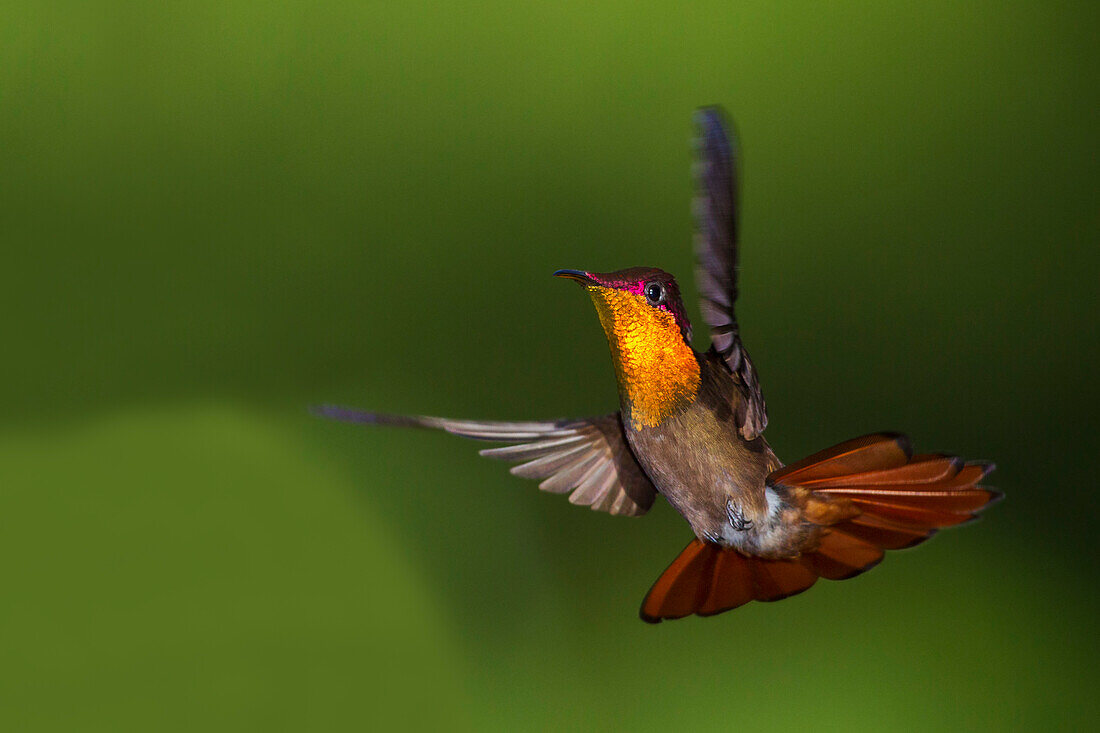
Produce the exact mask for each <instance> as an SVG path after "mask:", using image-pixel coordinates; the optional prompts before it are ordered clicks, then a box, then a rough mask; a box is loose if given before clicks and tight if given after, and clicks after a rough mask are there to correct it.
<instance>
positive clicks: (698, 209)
mask: <svg viewBox="0 0 1100 733" xmlns="http://www.w3.org/2000/svg"><path fill="white" fill-rule="evenodd" d="M695 121H696V124H697V125H698V128H699V130H698V138H697V139H696V147H697V153H696V154H697V156H698V159H697V161H696V166H695V179H696V187H697V192H696V199H695V222H696V235H695V254H696V259H697V262H696V269H695V279H696V281H697V283H698V285H699V292H700V295H701V297H702V303H701V307H702V311H703V320H705V321H706V322H707V325H708V326H710V336H711V343H712V347H711V349H712V351H713V352H714V353H715V354H716V355H717V356H718V357H720V358H721V360H722V361H723V362H724V363H725V365H726V367H727V368H728V369H729V371H730V373H731V374H732V375H733V379H734V382H736V383H737V385H738V387H739V388H740V391H741V395H740V397H741V399H740V400H739V401H738V408H737V418H738V424H739V426H740V429H741V434H742V435H744V436H745V438H746V439H747V440H752V439H753V438H755V437H756V436H758V435H760V434H761V433H762V432H764V428H765V427H767V425H768V413H767V407H766V405H765V404H764V395H763V393H761V391H760V383H759V381H757V377H756V369H755V367H753V365H752V360H751V359H750V358H749V354H748V352H747V351H745V346H744V344H742V343H741V334H740V331H739V329H738V326H737V315H736V313H735V311H734V303H735V302H736V301H737V234H738V224H739V222H738V211H737V205H738V202H737V196H738V191H737V149H736V140H734V139H733V138H732V137H731V135H730V133H729V132H728V127H727V125H726V122H725V120H724V118H723V115H722V112H721V111H720V110H719V109H717V108H714V107H707V108H704V109H701V110H699V112H698V113H697V114H696V118H695Z"/></svg>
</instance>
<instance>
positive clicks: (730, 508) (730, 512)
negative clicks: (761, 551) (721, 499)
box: [726, 499, 752, 532]
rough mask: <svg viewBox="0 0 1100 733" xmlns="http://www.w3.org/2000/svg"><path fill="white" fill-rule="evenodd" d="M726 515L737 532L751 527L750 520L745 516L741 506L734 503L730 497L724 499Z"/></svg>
mask: <svg viewBox="0 0 1100 733" xmlns="http://www.w3.org/2000/svg"><path fill="white" fill-rule="evenodd" d="M726 517H727V518H728V519H729V522H730V526H731V527H733V528H734V529H735V530H737V531H738V532H744V531H745V530H747V529H752V520H751V519H747V518H745V514H744V512H742V511H741V507H739V506H738V505H736V504H734V503H733V500H732V499H729V500H727V501H726Z"/></svg>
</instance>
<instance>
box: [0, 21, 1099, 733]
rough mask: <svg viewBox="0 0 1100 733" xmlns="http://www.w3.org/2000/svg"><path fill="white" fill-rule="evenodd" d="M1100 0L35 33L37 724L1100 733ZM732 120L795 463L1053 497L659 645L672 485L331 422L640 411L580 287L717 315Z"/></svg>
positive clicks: (55, 28)
mask: <svg viewBox="0 0 1100 733" xmlns="http://www.w3.org/2000/svg"><path fill="white" fill-rule="evenodd" d="M1097 10H1098V6H1097V4H1096V3H1094V2H979V3H956V2H946V1H944V0H936V1H934V2H926V3H884V2H855V3H835V4H826V6H822V5H821V4H819V3H799V2H776V1H775V0H768V1H766V2H732V3H731V2H707V3H668V4H666V5H665V7H657V6H648V5H647V6H643V5H639V4H637V3H632V2H621V1H618V0H616V1H614V2H602V3H597V4H592V3H588V2H553V3H549V2H546V3H536V4H524V5H520V4H516V3H513V2H499V1H496V0H492V1H490V2H482V3H479V4H477V5H473V4H471V5H469V6H466V7H462V6H459V5H457V4H443V3H439V4H434V3H423V2H405V3H400V4H399V3H352V2H324V3H315V2H303V1H301V0H287V1H285V2H279V3H249V2H240V1H238V0H229V1H227V0H219V1H218V2H190V3H170V4H154V3H140V2H92V3H69V2H48V1H44V0H39V1H38V2H35V3H29V2H14V3H12V2H6V3H2V4H0V237H2V241H3V243H4V252H5V254H4V267H3V270H2V275H0V277H2V287H0V308H2V310H0V312H2V313H3V316H2V318H3V330H4V335H5V342H6V344H7V346H6V356H5V358H4V359H3V367H2V369H3V376H2V379H0V404H3V405H4V409H3V413H2V419H0V497H2V503H0V530H2V531H0V557H2V558H3V559H2V560H0V568H2V577H3V581H4V583H3V586H4V592H3V593H2V594H0V726H2V727H3V728H4V729H5V730H12V731H15V730H49V729H57V730H89V731H90V730H111V731H115V730H173V729H179V730H207V729H209V730H213V729H219V728H220V729H226V730H342V729H349V730H351V729H354V730H361V729H370V728H371V726H372V725H378V724H379V723H381V724H383V725H386V726H389V727H393V726H397V725H406V726H409V727H412V728H424V727H436V728H438V727H444V728H447V729H464V728H472V729H486V728H502V729H543V728H564V727H572V728H582V729H587V728H597V729H599V728H612V727H630V728H634V729H639V730H641V729H655V730H676V729H679V730H687V729H701V730H725V729H734V728H752V729H753V730H773V729H774V730H783V729H790V728H792V727H795V726H805V727H812V728H813V729H816V730H829V729H840V728H856V729H874V730H892V729H896V730H911V729H914V728H930V729H939V730H942V729H951V728H958V729H967V730H975V729H983V728H993V729H1007V728H1018V729H1030V730H1035V729H1052V728H1064V729H1081V728H1084V727H1088V726H1089V721H1091V724H1092V725H1095V722H1096V720H1097V717H1098V715H1100V711H1098V704H1097V698H1096V688H1097V685H1098V683H1100V674H1098V671H1097V664H1098V663H1097V661H1096V660H1097V655H1098V653H1100V644H1098V641H1097V638H1098V634H1097V632H1096V628H1095V627H1096V619H1097V613H1098V611H1100V602H1098V595H1097V591H1096V589H1095V583H1096V581H1097V568H1096V563H1095V559H1094V558H1095V552H1096V550H1095V540H1096V530H1095V526H1096V525H1095V521H1096V520H1095V517H1096V513H1097V509H1098V502H1097V487H1096V484H1095V468H1094V462H1095V460H1096V456H1097V453H1098V449H1100V445H1098V442H1100V441H1098V439H1097V437H1098V431H1097V428H1096V419H1097V405H1098V403H1100V400H1098V395H1097V386H1096V380H1095V378H1094V374H1095V369H1096V362H1097V358H1098V356H1100V353H1098V352H1100V349H1098V345H1097V329H1096V319H1097V316H1098V306H1097V296H1096V289H1097V277H1098V265H1100V257H1098V255H1097V251H1096V245H1097V242H1098V235H1100V216H1098V215H1100V206H1098V198H1100V197H1098V195H1097V183H1096V182H1097V177H1098V173H1100V171H1098V159H1100V156H1098V152H1100V151H1098V143H1097V140H1098V133H1100V113H1098V110H1100V98H1098V97H1100V83H1098V81H1100V78H1098V77H1100V74H1098V69H1100V63H1098V62H1100V58H1098V57H1100V44H1097V30H1098V26H1100V24H1098V22H1097V21H1098V13H1097ZM709 103H719V104H722V105H724V106H726V107H727V109H728V110H729V111H730V112H731V114H732V115H733V116H734V117H735V119H736V121H737V124H738V126H739V128H740V132H741V136H742V141H743V150H744V166H743V177H744V182H745V183H744V196H743V210H744V249H743V259H742V265H743V278H742V300H741V302H740V304H739V313H740V316H741V321H742V324H743V332H744V336H745V339H746V342H747V344H748V346H749V348H750V350H751V352H752V354H753V357H754V358H755V361H756V364H757V366H758V368H759V370H760V373H761V375H762V381H763V384H764V388H765V392H766V395H767V398H768V405H769V412H770V416H771V426H772V427H771V429H770V430H769V431H768V438H769V440H770V441H771V442H772V444H773V446H774V447H775V448H776V450H777V451H778V453H779V454H780V456H781V457H784V458H786V459H787V460H793V459H795V458H798V457H801V456H803V455H805V454H807V453H809V452H811V451H814V450H817V449H820V448H822V447H825V446H828V445H831V444H833V443H835V442H838V441H840V440H842V439H845V438H848V437H852V436H854V435H859V434H862V433H865V432H869V431H872V430H879V429H900V430H905V431H907V432H909V433H910V434H911V435H913V436H914V438H915V440H916V443H917V446H918V448H920V449H922V450H950V451H953V452H958V453H961V454H962V455H965V456H969V457H974V458H990V459H994V460H996V461H997V463H998V465H999V469H998V471H997V473H995V474H994V480H993V483H994V485H996V486H998V487H999V488H1001V489H1002V490H1004V491H1005V492H1006V493H1007V495H1008V499H1007V500H1006V501H1005V502H1004V503H1002V504H1000V505H998V506H997V507H995V508H994V509H993V510H992V511H990V512H989V514H988V515H987V518H986V520H985V521H983V522H981V523H979V524H977V525H975V526H973V527H968V528H966V529H964V530H960V531H950V532H945V533H943V534H942V535H941V536H940V537H938V538H936V539H935V540H934V541H932V542H931V543H929V544H928V545H925V546H923V547H921V548H920V549H918V550H914V551H912V552H902V553H895V554H893V555H891V556H890V557H889V558H888V559H887V561H886V562H885V563H884V565H883V566H882V568H881V569H878V570H876V571H875V572H873V573H870V574H868V575H866V576H863V577H860V578H858V579H856V580H852V581H849V582H846V583H827V582H822V583H820V584H818V586H817V587H815V588H814V589H812V590H811V591H810V592H808V593H806V594H804V595H801V596H799V597H797V598H793V599H791V600H787V601H784V602H782V603H779V604H753V605H751V606H748V607H745V608H743V609H740V610H738V611H736V612H734V613H730V614H727V615H724V616H720V617H717V618H712V619H706V620H700V619H689V620H685V621H680V622H675V623H665V624H662V625H660V626H656V627H652V626H647V625H645V624H643V623H641V622H640V621H638V620H637V616H636V611H637V606H638V604H639V602H640V600H641V598H642V595H643V594H644V593H645V591H646V589H647V588H648V587H649V585H650V584H651V582H652V581H653V580H654V579H655V578H656V576H657V574H658V573H659V572H660V571H661V570H662V569H663V568H664V567H665V565H666V564H667V563H668V562H669V561H671V559H672V558H673V557H674V556H675V554H676V553H677V552H678V551H679V550H680V548H681V547H682V545H683V544H684V543H685V542H686V541H687V539H688V537H689V531H688V528H687V526H686V525H685V524H684V522H683V521H682V520H681V519H680V518H679V517H678V516H677V515H676V514H675V513H674V512H673V511H672V510H671V509H670V508H669V507H668V506H667V505H666V504H664V503H660V504H658V505H657V506H656V507H655V509H654V511H653V512H651V514H650V515H649V516H647V517H645V518H644V519H641V520H628V519H617V518H611V517H608V516H606V515H602V514H597V513H594V512H589V511H584V510H581V509H578V508H576V507H573V506H571V505H569V504H568V503H567V502H566V501H565V500H564V499H562V498H561V497H557V496H551V495H545V494H540V492H538V491H537V490H536V489H535V486H534V485H533V484H532V483H529V482H524V481H521V480H519V479H515V478H513V477H511V476H509V475H508V474H507V472H506V471H505V470H504V467H503V466H502V465H500V464H495V463H492V462H489V461H485V460H483V459H481V458H479V457H478V456H477V454H476V452H475V450H474V448H475V447H476V446H473V445H471V444H470V443H467V442H465V441H462V440H459V439H457V438H453V437H451V436H446V435H436V434H428V433H418V432H408V431H386V430H368V429H363V428H357V427H354V426H347V425H339V424H329V423H324V422H321V421H318V420H315V419H313V418H311V417H309V416H308V415H307V413H306V405H308V404H310V403H312V402H320V401H326V402H330V401H331V402H343V403H348V404H352V405H359V406H363V407H368V408H372V409H379V410H387V411H398V412H417V413H430V414H443V415H449V416H462V417H475V418H505V419H506V418H517V419H524V418H547V417H559V416H583V415H589V414H595V413H602V412H604V411H608V410H611V409H613V407H614V405H615V399H616V398H615V390H614V383H613V378H612V374H611V369H610V365H609V360H608V357H607V354H606V346H605V345H604V343H603V336H602V334H601V332H600V330H599V327H598V325H597V322H596V319H595V316H594V314H593V313H592V311H591V307H590V306H589V305H588V304H587V303H586V302H585V301H586V299H585V298H584V297H583V296H582V295H581V294H579V293H578V292H577V291H576V288H574V287H572V286H570V285H569V284H567V283H562V282H560V281H556V280H554V279H553V278H551V277H550V273H551V272H553V270H555V269H557V268H559V267H580V268H589V269H597V270H609V269H616V268H620V267H625V266H629V265H641V264H644V265H656V266H660V267H663V268H665V269H668V270H670V271H672V272H676V273H680V274H681V282H682V284H683V285H684V287H685V290H687V291H688V297H689V299H691V300H693V295H692V294H693V290H694V288H693V284H692V283H691V282H690V275H689V273H690V270H691V252H690V229H691V219H690V210H689V198H690V195H691V188H692V182H691V178H690V160H691V158H690V153H691V147H690V135H691V113H692V110H693V109H694V108H695V107H696V106H698V105H701V104H709ZM691 307H692V312H693V313H694V312H696V311H695V309H694V303H693V302H692V303H691Z"/></svg>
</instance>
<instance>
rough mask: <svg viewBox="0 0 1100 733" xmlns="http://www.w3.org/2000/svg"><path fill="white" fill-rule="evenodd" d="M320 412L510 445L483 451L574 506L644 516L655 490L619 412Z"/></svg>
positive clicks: (327, 409) (331, 408)
mask: <svg viewBox="0 0 1100 733" xmlns="http://www.w3.org/2000/svg"><path fill="white" fill-rule="evenodd" d="M315 412H316V413H317V414H318V415H320V416H322V417H328V418H332V419H335V420H343V421H344V422H353V423H360V424H367V425H398V426H408V427H422V428H437V429H439V430H446V431H447V432H448V433H454V434H455V435H461V436H463V437H466V438H475V439H477V440H487V441H493V442H497V443H509V444H510V445H506V446H502V447H499V448H485V449H483V450H482V451H480V452H481V455H483V456H488V457H490V458H500V459H503V460H506V461H513V462H516V463H519V465H517V466H513V467H512V468H511V472H512V473H514V474H516V475H517V476H523V477H524V478H533V479H542V482H541V483H540V484H539V488H540V489H542V490H543V491H550V492H553V493H555V494H565V493H569V492H572V493H570V494H569V501H570V502H572V503H573V504H580V505H582V506H589V507H592V509H595V510H599V511H603V512H608V513H610V514H618V515H623V516H630V517H637V516H641V515H642V514H645V513H646V512H647V511H648V510H649V508H650V507H651V506H653V500H654V499H655V498H656V496H657V490H656V489H655V488H654V487H653V484H652V483H650V481H649V479H648V478H646V475H645V474H644V473H643V472H642V468H641V466H639V465H638V462H637V460H635V458H634V454H633V453H631V452H630V448H629V446H627V444H626V438H625V436H624V434H623V426H622V422H621V420H620V418H619V413H617V412H616V413H613V414H611V415H604V416H602V417H593V418H587V419H582V420H558V421H554V422H494V421H482V420H448V419H446V418H442V417H404V416H401V415H382V414H378V413H373V412H361V411H358V410H351V409H348V408H344V407H334V406H330V405H325V406H322V407H318V408H316V410H315Z"/></svg>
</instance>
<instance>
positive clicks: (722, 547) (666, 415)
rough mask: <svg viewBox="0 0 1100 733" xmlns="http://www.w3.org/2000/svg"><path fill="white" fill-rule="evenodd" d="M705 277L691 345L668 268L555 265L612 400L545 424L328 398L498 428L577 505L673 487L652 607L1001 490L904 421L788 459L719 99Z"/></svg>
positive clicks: (880, 541)
mask: <svg viewBox="0 0 1100 733" xmlns="http://www.w3.org/2000/svg"><path fill="white" fill-rule="evenodd" d="M696 123H697V125H698V138H697V145H696V147H697V156H698V160H697V164H696V167H695V171H696V179H697V189H698V190H697V198H696V206H695V213H696V225H697V233H696V254H697V268H696V281H697V284H698V287H699V290H700V291H701V295H702V301H701V306H702V313H703V319H704V320H705V321H706V323H707V326H709V328H710V335H711V347H710V349H709V350H708V351H706V352H705V353H700V352H698V351H696V350H694V349H693V348H692V345H691V344H692V341H691V324H690V323H689V322H688V319H687V316H686V314H685V311H684V304H683V301H682V300H681V298H680V289H679V287H678V286H677V284H676V280H675V279H674V278H673V277H672V275H670V274H668V273H667V272H664V271H662V270H659V269H657V268H653V267H635V268H630V269H626V270H619V271H616V272H605V273H601V272H587V271H582V270H559V271H557V272H556V273H554V274H555V275H557V276H559V277H564V278H569V279H571V280H575V281H576V282H577V283H579V284H580V285H581V286H582V287H583V288H584V289H585V290H586V291H587V292H588V295H589V296H590V298H591V299H592V302H593V304H594V305H595V307H596V313H597V314H598V315H599V319H600V325H601V326H602V327H603V330H604V333H605V334H606V335H607V342H608V345H609V346H610V349H611V359H612V363H613V365H614V368H615V376H616V379H617V381H618V387H619V400H620V407H621V409H620V411H619V412H614V413H611V414H609V415H601V416H599V417H590V418H582V419H577V420H557V421H547V422H495V421H480V420H450V419H445V418H439V417H404V416H396V415H384V414H379V413H372V412H361V411H358V410H352V409H348V408H343V407H335V406H322V407H319V408H317V409H316V411H317V412H318V414H320V415H322V416H325V417H330V418H335V419H338V420H344V421H347V422H353V423H364V424H372V425H401V426H416V427H425V428H439V429H441V430H445V431H447V432H449V433H454V434H456V435H462V436H465V437H468V438H476V439H478V440H485V441H492V442H497V443H505V444H507V445H504V446H501V447H492V448H486V449H484V450H482V451H481V455H484V456H489V457H491V458H500V459H504V460H508V461H513V462H517V463H518V464H519V465H516V466H514V467H513V468H512V469H511V472H512V473H514V474H516V475H518V476H523V477H525V478H532V479H541V480H542V482H541V483H540V484H539V488H541V489H543V490H545V491H550V492H554V493H569V501H570V502H572V503H573V504H579V505H584V506H589V507H591V508H592V509H596V510H599V511H605V512H608V513H610V514H615V515H623V516H640V515H642V514H645V513H646V511H648V510H649V508H650V507H651V506H653V502H654V500H655V499H656V497H657V494H661V495H663V496H664V497H665V498H666V499H667V500H668V502H669V503H670V504H671V505H672V507H673V508H674V509H675V510H676V511H677V512H679V513H680V514H681V515H682V516H683V518H684V519H686V520H687V522H688V524H689V525H691V529H692V531H693V532H694V533H695V538H694V539H692V541H691V542H690V543H689V544H688V546H687V547H686V548H685V549H684V550H683V551H682V552H681V553H680V555H679V556H678V557H677V558H676V559H675V561H673V563H672V564H671V565H670V566H669V567H668V569H666V570H665V571H664V573H663V574H662V575H661V576H660V577H659V578H658V579H657V582H656V583H655V584H654V585H653V587H652V588H651V589H650V591H649V593H648V594H647V595H646V597H645V600H644V601H643V602H642V607H641V618H642V619H643V620H645V621H648V622H651V623H657V622H660V621H661V620H662V619H674V618H682V617H684V616H688V615H690V614H698V615H700V616H710V615H713V614H717V613H721V612H723V611H728V610H730V609H733V608H737V607H738V606H741V605H743V604H745V603H747V602H749V601H751V600H758V601H776V600H779V599H781V598H786V597H788V596H792V595H794V594H796V593H801V592H802V591H804V590H806V589H807V588H809V587H810V586H811V585H813V584H814V583H815V582H816V581H817V579H818V578H819V577H820V578H828V579H829V580H842V579H845V578H851V577H853V576H856V575H859V574H860V573H863V572H865V571H867V570H869V569H870V568H872V567H874V566H875V565H876V564H878V562H879V561H880V560H882V557H883V551H884V550H897V549H901V548H905V547H912V546H913V545H916V544H918V543H920V542H923V541H924V540H926V539H928V538H929V537H931V536H932V535H933V534H935V533H936V531H937V530H938V529H939V528H940V527H947V526H951V525H957V524H962V523H964V522H967V521H969V520H972V519H974V518H975V517H976V514H977V512H978V511H980V510H981V509H983V508H984V507H986V506H987V505H988V504H989V503H990V502H992V501H994V500H996V499H998V498H999V497H1000V494H999V493H998V492H995V491H992V490H990V489H987V488H983V487H981V486H979V482H980V481H981V480H982V479H983V478H984V477H985V476H986V475H987V474H988V473H989V472H990V471H992V470H993V464H992V463H987V462H981V461H975V462H966V461H963V460H961V459H959V458H957V457H955V456H951V455H944V454H915V453H914V451H913V448H912V446H911V444H910V442H909V439H908V438H907V437H905V436H904V435H901V434H898V433H875V434H871V435H866V436H864V437H861V438H855V439H853V440H849V441H847V442H844V443H841V444H839V445H836V446H833V447H832V448H828V449H826V450H823V451H821V452H819V453H815V454H814V455H812V456H810V457H808V458H804V459H803V460H801V461H798V462H796V463H792V464H789V465H786V466H784V465H783V463H782V462H781V461H780V460H779V459H778V458H777V457H776V455H775V453H774V452H773V451H772V449H771V446H769V445H768V442H767V440H766V439H765V438H764V429H765V427H767V424H768V415H767V409H766V407H765V404H764V395H763V393H762V392H761V390H760V382H759V380H758V378H757V374H756V368H755V367H754V366H753V363H752V360H751V359H750V358H749V355H748V352H747V351H746V350H745V346H744V344H743V343H742V341H741V336H740V332H739V328H738V324H737V318H736V315H735V313H734V302H735V301H736V300H737V246H738V182H737V156H736V148H735V147H734V145H733V144H731V138H730V136H729V133H728V132H727V126H726V124H725V123H724V121H723V116H722V113H721V112H720V111H719V110H718V109H715V108H706V109H702V110H700V111H699V112H698V113H697V117H696Z"/></svg>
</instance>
